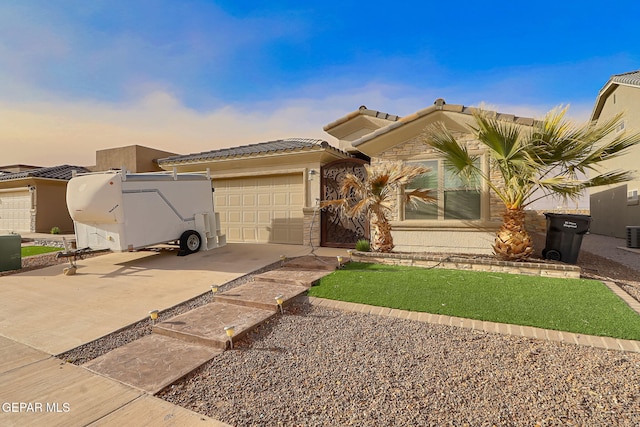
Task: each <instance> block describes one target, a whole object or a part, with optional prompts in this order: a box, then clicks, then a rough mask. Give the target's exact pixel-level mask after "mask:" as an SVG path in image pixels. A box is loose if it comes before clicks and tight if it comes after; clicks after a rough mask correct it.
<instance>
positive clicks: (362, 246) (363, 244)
mask: <svg viewBox="0 0 640 427" xmlns="http://www.w3.org/2000/svg"><path fill="white" fill-rule="evenodd" d="M356 250H357V251H360V252H369V251H371V245H370V244H369V241H368V240H367V239H360V240H358V241H357V242H356Z"/></svg>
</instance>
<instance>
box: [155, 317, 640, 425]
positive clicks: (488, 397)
mask: <svg viewBox="0 0 640 427" xmlns="http://www.w3.org/2000/svg"><path fill="white" fill-rule="evenodd" d="M159 396H160V397H162V398H163V399H165V400H167V401H169V402H172V403H175V404H177V405H180V406H183V407H185V408H188V409H191V410H193V411H196V412H199V413H202V414H205V415H208V416H210V417H213V418H215V419H218V420H221V421H223V422H226V423H229V424H231V425H234V426H255V425H260V426H278V425H285V426H289V425H291V426H293V425H295V426H343V425H360V426H362V425H372V426H373V425H375V426H385V425H389V426H391V425H398V426H443V425H455V426H462V425H470V426H492V425H496V426H512V425H530V426H534V425H539V426H552V425H553V426H556V425H590V426H636V425H640V354H635V353H623V352H617V351H605V350H599V349H593V348H587V347H579V346H575V345H565V344H559V343H551V342H546V341H542V340H533V339H526V338H519V337H510V336H502V335H497V334H488V333H483V332H477V331H470V330H466V329H460V328H455V327H448V326H441V325H432V324H426V323H421V322H415V321H408V320H400V319H395V318H386V317H378V316H372V315H364V314H357V313H344V312H339V311H334V310H328V309H323V308H320V307H313V306H311V307H310V306H306V305H296V306H292V307H289V309H288V310H287V311H285V315H284V316H281V317H278V318H276V319H275V320H272V321H271V322H269V323H268V324H265V325H264V326H262V327H261V328H259V329H258V330H256V331H254V332H253V333H251V334H250V335H249V336H248V337H247V339H245V340H244V341H242V342H239V343H238V344H237V345H236V347H235V349H234V350H231V351H227V352H225V353H223V354H222V355H220V356H219V357H217V358H215V359H214V360H212V361H211V362H210V363H208V364H206V365H204V366H203V367H201V368H200V369H199V370H198V371H196V372H194V373H192V374H191V375H190V376H188V377H187V378H185V379H183V380H182V381H180V382H178V383H176V384H174V385H172V386H169V387H168V388H166V389H165V390H163V391H162V392H161V393H160V395H159Z"/></svg>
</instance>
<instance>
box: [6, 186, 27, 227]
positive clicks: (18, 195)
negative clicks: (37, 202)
mask: <svg viewBox="0 0 640 427" xmlns="http://www.w3.org/2000/svg"><path fill="white" fill-rule="evenodd" d="M1 231H5V232H6V231H15V232H25V231H26V232H29V231H31V194H29V191H28V190H20V191H11V192H7V193H3V192H0V232H1Z"/></svg>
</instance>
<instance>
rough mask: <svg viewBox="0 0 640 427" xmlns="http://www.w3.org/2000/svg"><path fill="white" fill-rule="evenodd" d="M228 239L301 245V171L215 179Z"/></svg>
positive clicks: (221, 219)
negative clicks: (298, 172) (265, 175)
mask: <svg viewBox="0 0 640 427" xmlns="http://www.w3.org/2000/svg"><path fill="white" fill-rule="evenodd" d="M213 186H214V188H215V192H214V195H215V198H214V199H215V204H216V205H215V210H216V212H219V213H220V227H221V228H222V231H223V232H224V233H225V234H226V235H227V241H228V242H253V243H288V244H302V233H303V220H304V217H303V214H302V207H303V197H304V189H303V180H302V174H290V175H273V176H267V177H255V178H254V177H250V178H230V179H214V180H213Z"/></svg>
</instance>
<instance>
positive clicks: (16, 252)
mask: <svg viewBox="0 0 640 427" xmlns="http://www.w3.org/2000/svg"><path fill="white" fill-rule="evenodd" d="M21 248H22V237H21V236H20V235H19V234H8V235H5V236H0V271H9V270H20V269H21V268H22V253H21Z"/></svg>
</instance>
